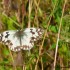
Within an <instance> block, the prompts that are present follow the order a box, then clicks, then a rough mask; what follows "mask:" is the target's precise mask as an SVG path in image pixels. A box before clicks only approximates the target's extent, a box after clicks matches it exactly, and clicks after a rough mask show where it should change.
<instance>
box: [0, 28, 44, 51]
mask: <svg viewBox="0 0 70 70" xmlns="http://www.w3.org/2000/svg"><path fill="white" fill-rule="evenodd" d="M17 34H18V35H17ZM42 34H43V31H42V29H40V28H38V29H36V28H26V29H25V30H24V31H22V30H21V31H18V30H9V31H5V32H3V33H1V34H0V42H2V43H4V44H6V45H8V47H9V48H10V49H11V50H12V51H15V52H16V51H20V50H21V49H23V50H30V49H31V48H32V47H33V46H34V41H37V40H38V39H40V38H41V36H42ZM19 36H20V37H19Z"/></svg>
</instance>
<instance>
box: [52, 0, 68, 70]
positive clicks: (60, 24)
mask: <svg viewBox="0 0 70 70" xmlns="http://www.w3.org/2000/svg"><path fill="white" fill-rule="evenodd" d="M66 3H67V0H65V3H64V6H63V10H62V16H61V20H60V26H59V30H58V37H57V42H56V49H55V58H54V68H53V70H55V66H56V57H57V51H58V43H59V37H60V30H61V24H62V18H63V14H64V9H65V5H66Z"/></svg>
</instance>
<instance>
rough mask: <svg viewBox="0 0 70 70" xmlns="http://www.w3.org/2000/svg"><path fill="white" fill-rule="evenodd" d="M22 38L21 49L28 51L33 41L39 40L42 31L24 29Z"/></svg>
mask: <svg viewBox="0 0 70 70" xmlns="http://www.w3.org/2000/svg"><path fill="white" fill-rule="evenodd" d="M23 33H24V36H23V37H22V39H21V40H22V47H21V49H23V50H30V49H31V48H32V47H33V46H34V41H37V40H39V39H40V38H41V36H42V34H43V30H42V29H40V28H38V29H36V28H26V29H25V30H24V32H23Z"/></svg>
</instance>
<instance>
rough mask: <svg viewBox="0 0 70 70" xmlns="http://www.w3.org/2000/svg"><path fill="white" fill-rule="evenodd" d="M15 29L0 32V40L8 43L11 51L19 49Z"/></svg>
mask: <svg viewBox="0 0 70 70" xmlns="http://www.w3.org/2000/svg"><path fill="white" fill-rule="evenodd" d="M15 34H16V30H9V31H5V32H3V33H1V34H0V42H2V43H4V44H5V45H8V47H9V48H10V49H11V50H12V51H20V43H19V40H18V38H17V37H16V35H15Z"/></svg>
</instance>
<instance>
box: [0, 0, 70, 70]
mask: <svg viewBox="0 0 70 70" xmlns="http://www.w3.org/2000/svg"><path fill="white" fill-rule="evenodd" d="M27 27H36V28H37V27H40V28H42V29H44V35H43V37H42V39H41V40H40V41H38V42H36V43H35V45H34V47H33V48H32V49H31V50H30V53H29V51H23V50H22V51H21V52H12V51H10V50H9V49H8V47H7V46H5V45H3V44H1V43H0V70H69V69H70V0H0V32H3V31H5V30H17V29H25V28H27Z"/></svg>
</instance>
